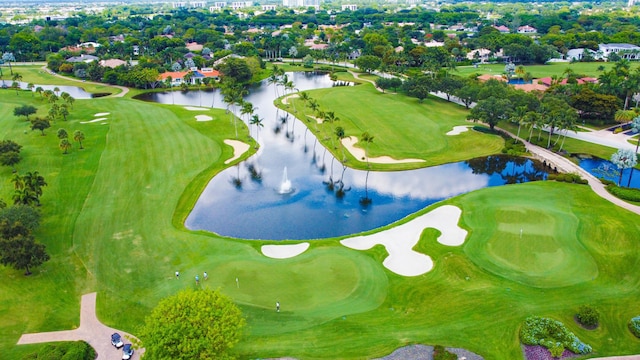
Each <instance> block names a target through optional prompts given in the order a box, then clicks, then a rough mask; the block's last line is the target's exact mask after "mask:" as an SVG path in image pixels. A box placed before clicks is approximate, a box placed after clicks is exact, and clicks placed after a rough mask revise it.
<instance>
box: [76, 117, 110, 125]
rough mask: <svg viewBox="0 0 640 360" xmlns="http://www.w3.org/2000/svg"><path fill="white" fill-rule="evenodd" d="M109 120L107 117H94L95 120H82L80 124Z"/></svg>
mask: <svg viewBox="0 0 640 360" xmlns="http://www.w3.org/2000/svg"><path fill="white" fill-rule="evenodd" d="M105 120H107V118H98V119H93V120H89V121H80V124H89V123H94V122H98V121H105Z"/></svg>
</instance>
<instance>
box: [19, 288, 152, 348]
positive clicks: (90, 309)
mask: <svg viewBox="0 0 640 360" xmlns="http://www.w3.org/2000/svg"><path fill="white" fill-rule="evenodd" d="M114 332H117V333H119V334H120V335H121V336H123V337H124V342H125V343H130V342H131V341H130V340H127V339H128V338H135V337H134V336H132V335H131V334H129V333H126V332H124V331H121V330H118V329H114V328H110V327H108V326H106V325H104V324H102V323H101V322H100V320H98V318H97V317H96V293H90V294H86V295H83V296H82V300H81V302H80V327H78V328H77V329H75V330H63V331H52V332H43V333H34V334H23V335H22V336H21V337H20V339H19V340H18V345H22V344H35V343H45V342H55V341H78V340H84V341H86V342H87V343H89V345H91V346H92V347H93V348H94V349H95V350H96V353H98V357H97V358H96V359H98V360H106V359H120V358H121V357H122V350H120V349H116V348H115V347H113V346H112V345H111V334H113V333H114ZM143 353H144V349H139V350H136V351H135V353H134V354H133V357H132V359H134V360H137V359H140V356H141V355H142V354H143Z"/></svg>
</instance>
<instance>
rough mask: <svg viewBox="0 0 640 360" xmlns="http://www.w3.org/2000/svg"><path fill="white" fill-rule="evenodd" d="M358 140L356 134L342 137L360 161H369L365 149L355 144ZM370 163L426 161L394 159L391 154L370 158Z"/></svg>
mask: <svg viewBox="0 0 640 360" xmlns="http://www.w3.org/2000/svg"><path fill="white" fill-rule="evenodd" d="M357 142H358V138H357V137H355V136H349V137H345V138H343V139H342V145H343V146H344V147H345V148H346V149H347V150H349V152H350V153H351V155H353V156H354V157H355V158H356V159H358V161H367V156H366V154H365V151H364V149H361V148H357V147H355V146H353V145H355V144H356V143H357ZM369 162H370V163H376V164H401V163H412V162H424V160H422V159H399V160H398V159H394V158H392V157H390V156H379V157H374V158H369Z"/></svg>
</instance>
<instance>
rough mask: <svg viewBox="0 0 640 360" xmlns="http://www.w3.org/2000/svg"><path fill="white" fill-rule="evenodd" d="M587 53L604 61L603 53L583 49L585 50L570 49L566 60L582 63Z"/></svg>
mask: <svg viewBox="0 0 640 360" xmlns="http://www.w3.org/2000/svg"><path fill="white" fill-rule="evenodd" d="M585 51H587V52H588V53H589V54H591V56H592V57H593V58H594V59H596V60H602V58H603V55H602V53H601V52H599V51H593V50H591V49H583V48H577V49H570V50H569V51H567V56H566V58H567V60H570V61H581V60H582V59H583V57H584V52H585Z"/></svg>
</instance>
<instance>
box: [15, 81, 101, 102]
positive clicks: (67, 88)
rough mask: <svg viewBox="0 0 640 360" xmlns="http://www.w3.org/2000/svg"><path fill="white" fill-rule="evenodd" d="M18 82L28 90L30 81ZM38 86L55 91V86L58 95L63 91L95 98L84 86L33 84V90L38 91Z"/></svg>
mask: <svg viewBox="0 0 640 360" xmlns="http://www.w3.org/2000/svg"><path fill="white" fill-rule="evenodd" d="M12 83H13V81H5V82H4V84H5V85H6V86H11V84H12ZM18 84H20V89H23V90H27V86H28V85H29V83H26V82H24V81H19V82H18ZM38 87H41V88H42V90H51V91H54V90H55V88H58V90H59V91H58V96H59V95H60V94H62V93H63V92H66V93H68V94H69V95H71V96H72V97H73V98H74V99H91V98H93V97H94V96H93V94H91V93H88V92H86V91H84V89H83V88H81V87H77V86H65V85H39V84H33V90H32V91H34V92H35V91H36V89H37V88H38Z"/></svg>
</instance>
